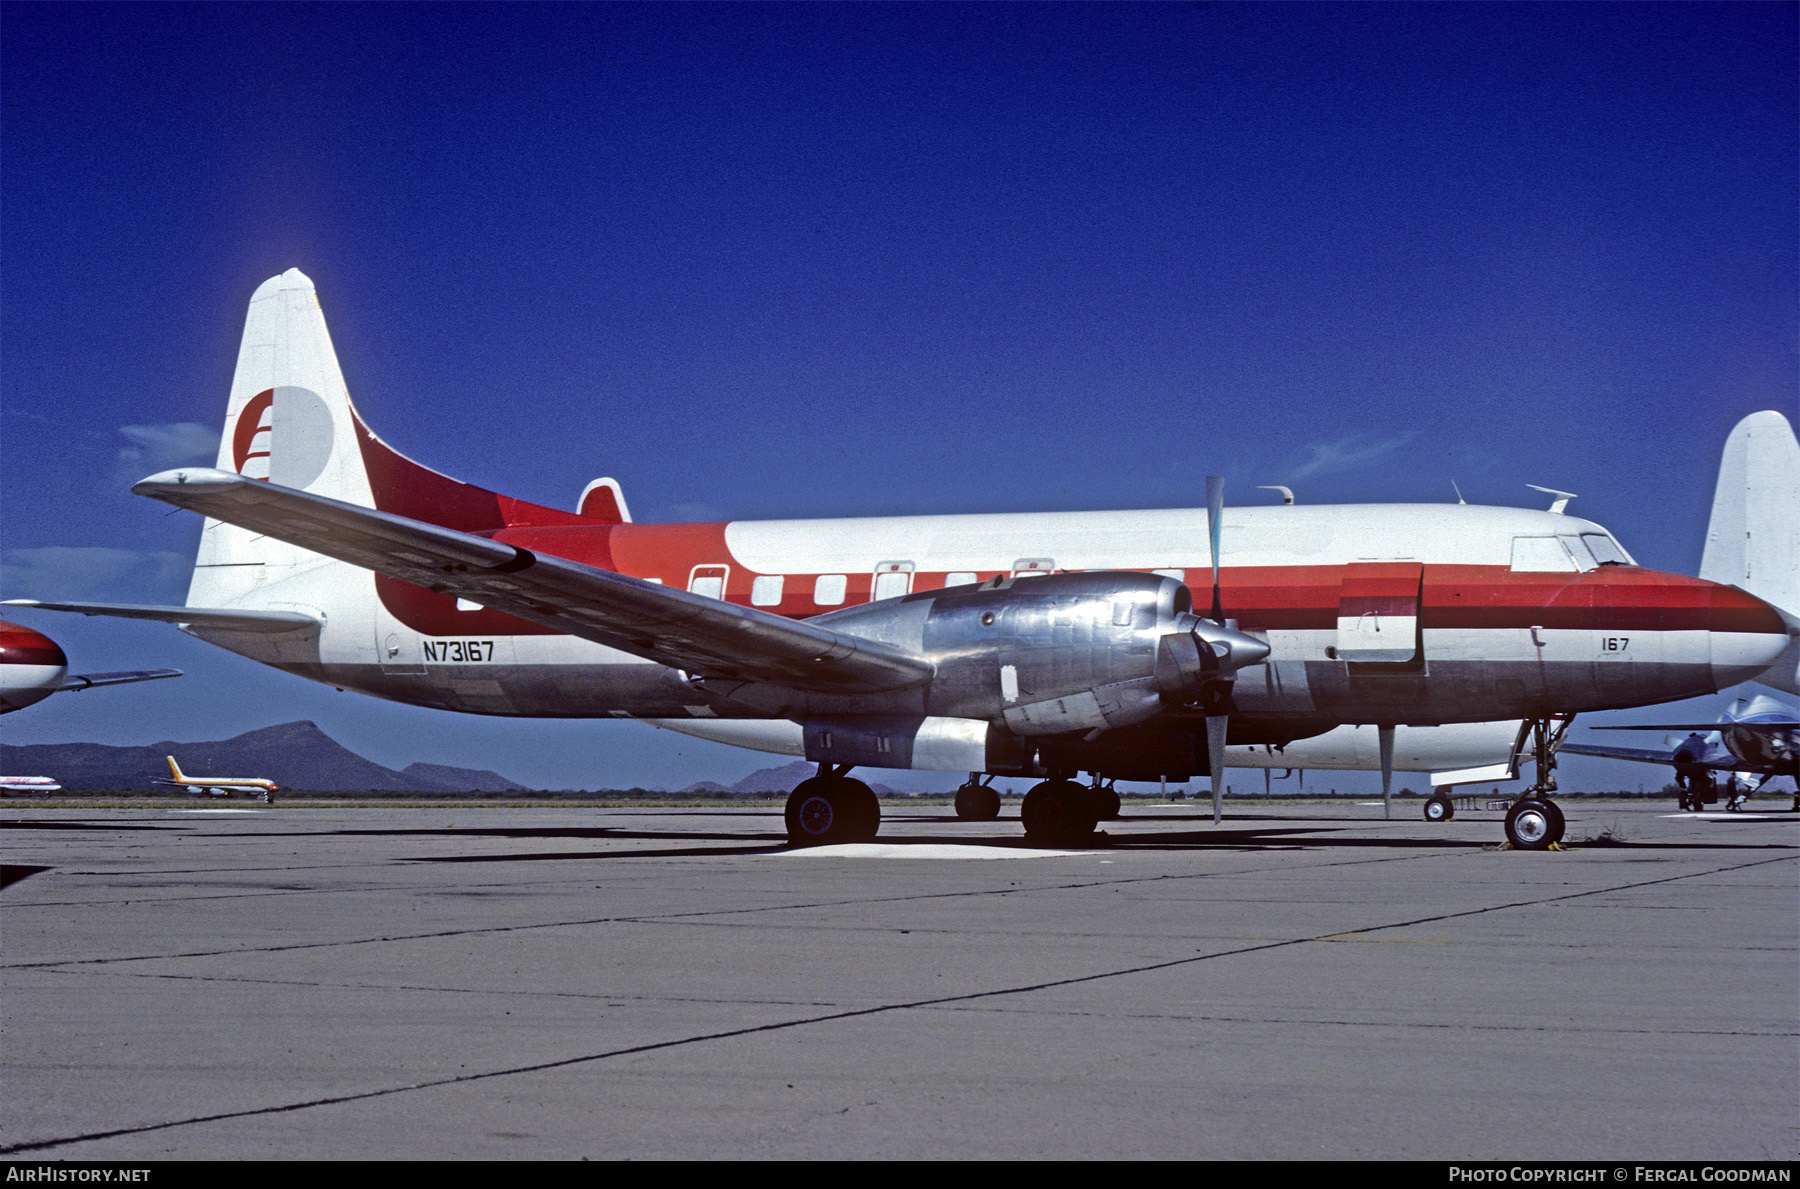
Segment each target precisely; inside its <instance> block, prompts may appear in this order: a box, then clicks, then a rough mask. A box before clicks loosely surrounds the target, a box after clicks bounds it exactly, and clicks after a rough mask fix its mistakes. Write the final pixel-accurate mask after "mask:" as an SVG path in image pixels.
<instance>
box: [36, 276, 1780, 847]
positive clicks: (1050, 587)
mask: <svg viewBox="0 0 1800 1189" xmlns="http://www.w3.org/2000/svg"><path fill="white" fill-rule="evenodd" d="M132 490H133V491H135V492H137V493H138V494H141V495H145V496H149V497H151V498H154V499H157V500H160V501H163V502H165V503H169V504H172V505H175V506H176V507H183V508H188V509H191V510H193V511H196V512H199V513H201V514H203V515H204V516H205V517H206V518H207V519H206V525H205V528H204V531H203V532H202V535H201V544H200V549H199V555H198V557H197V558H196V561H195V566H194V576H193V580H192V583H191V585H190V586H189V589H188V597H187V605H186V606H181V607H159V606H144V605H125V606H121V605H106V604H94V603H71V602H62V603H49V602H46V603H39V604H35V605H38V606H42V607H47V608H51V609H57V610H67V611H79V612H83V613H86V614H107V615H119V616H125V617H134V618H142V619H153V620H163V621H167V622H171V623H175V624H178V625H180V626H181V627H182V628H183V629H184V630H186V631H187V632H189V633H190V634H192V635H194V636H197V637H199V638H201V639H204V640H207V641H210V642H212V643H214V644H217V645H219V646H221V647H224V648H227V649H230V650H231V651H234V652H238V653H240V654H242V655H245V656H248V657H251V658H253V659H255V660H258V661H261V662H263V663H265V664H269V665H273V666H275V667H277V668H280V669H283V670H285V671H287V672H291V673H294V674H297V675H300V676H304V677H308V678H311V679H313V680H316V681H321V682H325V683H328V684H331V685H335V686H339V687H342V688H347V689H356V690H359V691H361V692H364V693H369V694H373V695H375V696H377V697H384V698H391V699H394V700H397V701H403V702H409V703H413V704H416V705H424V706H433V707H437V708H440V709H445V710H456V711H462V712H466V713H474V714H491V715H519V716H552V717H573V718H598V717H616V718H631V719H639V720H644V721H648V722H651V723H653V724H655V725H657V726H661V727H665V728H668V729H672V730H677V731H681V732H685V733H687V734H692V735H697V736H701V737H703V738H708V739H713V740H717V741H720V742H725V743H732V744H736V745H739V746H745V747H752V748H757V749H760V750H764V751H771V752H778V753H786V754H790V755H801V756H804V757H805V758H806V759H807V760H809V761H813V762H815V763H817V764H818V765H819V768H818V775H816V776H814V777H812V778H810V779H808V780H805V781H803V782H801V784H800V785H799V787H797V788H796V789H795V790H794V791H793V793H792V795H791V796H790V797H789V798H788V804H787V815H786V817H787V827H788V834H789V837H790V839H791V840H792V841H793V842H795V843H797V844H804V843H813V842H830V841H840V840H842V841H848V840H860V839H866V838H870V837H873V836H874V834H875V831H876V829H877V827H878V824H879V820H880V807H879V804H878V803H877V801H876V799H875V796H874V794H873V793H872V792H871V791H870V790H869V788H868V786H867V785H866V784H864V783H862V782H861V781H858V780H855V779H852V778H851V777H850V776H849V775H848V773H849V772H850V770H851V769H852V768H853V767H876V768H915V769H933V770H938V771H965V772H969V773H972V774H977V775H976V776H975V777H972V782H975V781H978V779H979V774H989V775H1005V776H1031V777H1038V778H1041V779H1040V782H1039V783H1038V784H1036V785H1035V786H1034V787H1033V788H1032V789H1031V790H1030V791H1029V793H1028V794H1027V795H1026V798H1025V801H1024V804H1023V806H1022V809H1021V815H1022V817H1023V820H1024V825H1025V829H1026V832H1027V834H1028V836H1030V837H1033V838H1039V839H1045V840H1051V841H1056V842H1078V841H1080V840H1081V839H1083V838H1085V837H1088V836H1089V835H1090V834H1091V832H1092V830H1093V828H1094V824H1095V820H1096V818H1097V816H1098V815H1097V812H1096V809H1095V803H1094V801H1095V799H1094V796H1093V792H1092V789H1093V788H1101V787H1104V784H1105V782H1107V781H1109V780H1149V781H1155V780H1158V779H1160V778H1165V777H1166V778H1170V779H1179V780H1184V781H1185V780H1187V779H1189V778H1191V777H1192V776H1193V775H1195V774H1197V773H1200V772H1208V773H1209V774H1210V775H1211V777H1212V780H1213V786H1214V798H1215V800H1214V814H1215V820H1217V815H1218V801H1217V797H1218V794H1219V791H1220V785H1221V779H1220V777H1221V774H1222V770H1223V766H1224V763H1225V761H1226V756H1227V748H1228V746H1230V745H1238V744H1244V745H1265V746H1272V747H1285V746H1287V745H1289V744H1291V743H1294V742H1296V741H1299V740H1305V739H1309V738H1312V737H1315V736H1318V735H1322V734H1324V733H1326V732H1329V731H1331V730H1333V729H1334V728H1337V727H1339V726H1344V725H1354V724H1366V725H1368V726H1371V727H1373V728H1374V729H1375V730H1376V732H1377V733H1378V738H1379V750H1380V752H1381V756H1382V768H1383V770H1384V772H1388V773H1390V774H1391V769H1392V756H1393V752H1394V746H1395V733H1396V731H1397V729H1398V728H1399V727H1400V726H1408V727H1414V726H1417V727H1435V726H1441V725H1444V724H1455V723H1476V722H1491V721H1495V720H1501V719H1509V718H1510V719H1521V718H1522V719H1526V720H1528V726H1529V731H1528V734H1529V744H1528V746H1529V747H1530V750H1531V754H1532V755H1533V756H1534V757H1535V759H1536V761H1537V764H1538V769H1537V770H1538V777H1539V778H1538V780H1537V781H1536V782H1535V783H1534V784H1533V786H1532V787H1531V788H1530V789H1528V790H1526V793H1527V795H1525V796H1523V797H1521V798H1520V799H1519V801H1517V802H1516V803H1515V804H1514V806H1513V808H1512V809H1511V811H1510V812H1509V813H1508V814H1507V820H1506V832H1507V836H1508V838H1509V840H1511V841H1512V842H1513V843H1514V844H1515V845H1517V846H1522V847H1531V848H1542V847H1547V846H1550V845H1553V844H1554V843H1555V842H1556V840H1557V839H1558V838H1559V837H1560V835H1561V832H1562V820H1563V819H1562V813H1561V811H1560V810H1559V809H1558V808H1557V807H1556V805H1555V803H1554V801H1552V800H1551V799H1550V798H1549V796H1548V794H1549V792H1550V791H1551V790H1553V789H1554V788H1555V782H1554V779H1553V778H1551V777H1550V775H1549V769H1550V765H1551V764H1552V763H1553V756H1554V746H1555V743H1556V741H1557V740H1558V739H1559V738H1560V733H1561V731H1562V730H1564V729H1565V728H1566V726H1567V723H1568V720H1569V718H1570V717H1571V716H1573V715H1574V714H1575V713H1577V712H1581V711H1588V710H1601V709H1620V708H1627V707H1632V706H1641V705H1648V704H1651V703H1656V702H1665V701H1673V700H1677V699H1681V698H1689V697H1695V696H1699V695H1704V694H1710V693H1713V692H1716V691H1717V690H1719V689H1723V688H1727V687H1729V686H1731V685H1735V684H1737V683H1738V682H1740V681H1744V680H1747V679H1750V678H1752V677H1755V676H1757V675H1758V674H1760V673H1762V672H1763V671H1764V670H1765V669H1766V668H1767V667H1768V666H1769V665H1770V664H1771V663H1772V662H1774V661H1775V660H1776V659H1777V658H1778V657H1779V656H1781V655H1782V654H1783V652H1784V651H1785V650H1786V649H1788V647H1789V645H1790V643H1791V641H1790V636H1789V627H1790V625H1789V622H1788V621H1787V620H1785V619H1784V618H1783V616H1782V614H1781V612H1779V611H1777V610H1776V609H1775V607H1773V606H1771V605H1770V604H1769V603H1768V602H1765V601H1764V600H1763V599H1761V598H1758V597H1755V596H1754V595H1751V594H1748V593H1746V592H1745V591H1743V590H1739V589H1734V588H1733V587H1732V586H1729V585H1722V584H1720V583H1715V582H1708V581H1703V580H1700V579H1696V578H1689V577H1684V576H1682V575H1678V574H1666V573H1658V572H1655V571H1650V570H1646V569H1643V568H1641V567H1639V566H1637V565H1636V564H1635V563H1634V562H1633V561H1632V559H1631V557H1630V555H1629V554H1628V553H1627V552H1626V551H1625V549H1624V548H1623V547H1622V546H1621V545H1620V544H1619V543H1618V542H1617V541H1616V540H1614V539H1613V537H1612V535H1611V534H1610V533H1608V532H1607V531H1606V530H1605V529H1604V528H1602V527H1601V526H1600V525H1598V524H1594V523H1592V522H1591V521H1587V520H1582V519H1579V518H1577V517H1573V516H1568V515H1564V514H1559V513H1555V512H1540V511H1526V510H1521V509H1515V508H1493V507H1471V506H1465V505H1394V504H1390V505H1349V506H1324V505H1319V506H1311V507H1306V506H1299V505H1281V506H1271V507H1254V508H1233V509H1231V510H1230V511H1229V512H1227V511H1226V510H1225V507H1224V498H1223V481H1222V480H1217V479H1211V478H1209V479H1208V480H1207V504H1206V507H1205V508H1196V509H1166V510H1154V511H1128V512H1074V513H1038V514H1011V515H961V516H916V517H881V518H870V519H860V520H851V519H820V520H799V521H772V522H760V523H755V522H733V523H719V524H639V523H634V522H632V521H631V519H630V517H629V515H628V513H627V512H626V508H625V504H624V501H623V500H622V499H621V498H619V490H618V485H617V484H616V483H613V482H611V481H610V480H599V481H596V483H594V484H590V485H589V487H588V489H587V490H586V491H585V492H584V493H583V495H582V497H581V499H580V501H579V503H578V504H577V506H576V509H575V510H574V511H572V512H570V511H559V510H557V509H554V508H548V507H543V506H540V505H536V504H531V503H528V502H526V501H523V500H519V499H514V498H511V497H508V496H504V495H500V494H498V493H496V492H492V491H487V490H484V489H482V488H478V487H474V486H471V485H469V484H466V483H462V482H459V481H457V480H455V479H451V478H449V477H447V476H445V475H442V474H440V473H438V472H436V471H433V470H430V469H428V468H426V467H424V466H422V465H420V464H419V463H416V462H414V461H412V460H411V459H409V458H407V457H405V456H404V455H402V454H400V453H399V452H398V451H396V450H394V449H392V448H391V447H389V446H388V445H387V444H386V443H384V442H383V441H382V440H381V439H380V438H378V437H376V436H375V434H374V433H373V432H372V431H371V430H370V429H369V428H368V426H367V425H366V423H365V422H364V421H363V420H362V418H361V416H360V415H359V413H358V412H357V410H356V409H355V407H354V406H353V405H352V404H351V401H350V397H349V392H348V390H347V388H346V387H345V384H344V379H343V374H342V371H341V369H340V368H339V366H338V361H337V356H336V353H335V351H334V350H333V348H332V345H331V340H330V336H329V334H328V333H327V331H326V328H325V319H324V316H323V314H322V313H321V312H320V309H319V303H318V298H317V295H316V293H315V292H314V288H313V284H312V282H311V281H310V280H308V279H307V278H306V276H305V275H303V274H302V273H300V272H299V270H297V269H295V270H290V271H288V272H287V273H284V274H282V275H281V276H278V277H274V278H271V279H270V280H268V281H266V282H265V283H264V284H263V285H261V286H260V287H259V288H258V289H257V291H256V293H255V294H254V295H253V297H252V299H251V303H250V311H249V316H248V318H247V320H246V324H245V329H244V337H243V341H242V346H241V349H240V352H239V356H238V366H237V372H236V374H235V377H234V379H233V383H232V390H231V395H230V399H229V402H228V405H227V410H226V418H225V430H224V434H223V438H222V441H221V443H220V449H219V457H218V462H217V465H216V466H215V467H213V468H205V467H183V468H179V469H177V470H172V471H167V472H164V473H162V474H158V475H155V476H152V477H151V478H149V479H146V480H144V481H142V482H140V483H138V484H137V485H136V486H135V487H134V488H133V489H132ZM1758 547H1759V546H1758V545H1757V544H1753V545H1752V546H1751V553H1752V554H1754V553H1755V551H1756V549H1757V548H1758ZM1193 592H1197V597H1196V594H1195V593H1193ZM1795 625H1796V630H1800V621H1795ZM1082 773H1087V774H1089V775H1090V776H1091V778H1092V781H1093V784H1092V786H1088V787H1084V786H1083V785H1082V784H1080V783H1078V782H1077V780H1076V779H1075V778H1076V777H1077V776H1078V775H1079V774H1082Z"/></svg>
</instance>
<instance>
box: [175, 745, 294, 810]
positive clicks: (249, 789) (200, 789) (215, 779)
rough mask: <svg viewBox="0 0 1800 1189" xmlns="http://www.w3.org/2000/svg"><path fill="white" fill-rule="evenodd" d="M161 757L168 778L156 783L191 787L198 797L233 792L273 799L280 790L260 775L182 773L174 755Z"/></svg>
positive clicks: (180, 787) (228, 794) (224, 794)
mask: <svg viewBox="0 0 1800 1189" xmlns="http://www.w3.org/2000/svg"><path fill="white" fill-rule="evenodd" d="M163 758H164V759H166V760H168V761H169V776H170V779H168V780H158V781H157V782H156V783H157V784H163V785H170V786H172V787H174V788H178V789H191V790H193V793H194V795H195V796H198V797H229V796H231V794H233V793H245V794H247V795H249V796H252V797H260V798H262V799H263V800H264V801H273V800H274V799H275V794H276V793H278V792H280V791H281V786H280V785H278V784H276V783H275V782H274V781H272V780H264V779H263V778H262V777H260V776H187V775H184V774H183V773H182V771H181V765H180V764H177V763H176V762H175V757H174V756H165V757H163Z"/></svg>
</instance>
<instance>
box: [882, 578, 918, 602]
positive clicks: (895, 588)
mask: <svg viewBox="0 0 1800 1189" xmlns="http://www.w3.org/2000/svg"><path fill="white" fill-rule="evenodd" d="M911 581H912V575H911V574H908V573H906V572H905V571H900V572H899V573H892V572H890V573H886V574H877V575H875V599H876V601H877V602H879V601H880V600H882V599H897V598H899V597H900V596H901V595H903V594H905V593H906V588H907V586H908V584H909V583H910V582H911Z"/></svg>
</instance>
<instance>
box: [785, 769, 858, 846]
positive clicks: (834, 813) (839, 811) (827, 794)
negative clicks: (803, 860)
mask: <svg viewBox="0 0 1800 1189" xmlns="http://www.w3.org/2000/svg"><path fill="white" fill-rule="evenodd" d="M784 817H785V819H786V822H787V836H788V845H790V846H826V845H829V844H831V843H834V842H867V841H869V840H870V839H872V838H874V837H875V834H876V832H877V831H878V830H879V829H880V828H881V802H880V801H879V800H877V799H876V796H875V792H874V790H873V789H871V788H870V787H869V786H868V785H866V784H864V783H863V782H862V781H860V780H851V779H850V778H848V777H845V776H814V777H812V778H810V779H808V780H803V781H801V782H800V783H799V785H798V786H796V787H795V789H794V791H793V792H791V793H789V794H788V799H787V812H786V813H785V814H784Z"/></svg>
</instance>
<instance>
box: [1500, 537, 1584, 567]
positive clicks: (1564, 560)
mask: <svg viewBox="0 0 1800 1189" xmlns="http://www.w3.org/2000/svg"><path fill="white" fill-rule="evenodd" d="M1512 568H1513V569H1514V570H1515V571H1522V572H1526V573H1573V572H1574V570H1575V560H1574V559H1573V558H1571V557H1570V556H1569V551H1568V550H1567V549H1565V548H1563V543H1562V542H1561V541H1559V540H1557V539H1556V538H1555V537H1514V538H1513V548H1512Z"/></svg>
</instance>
